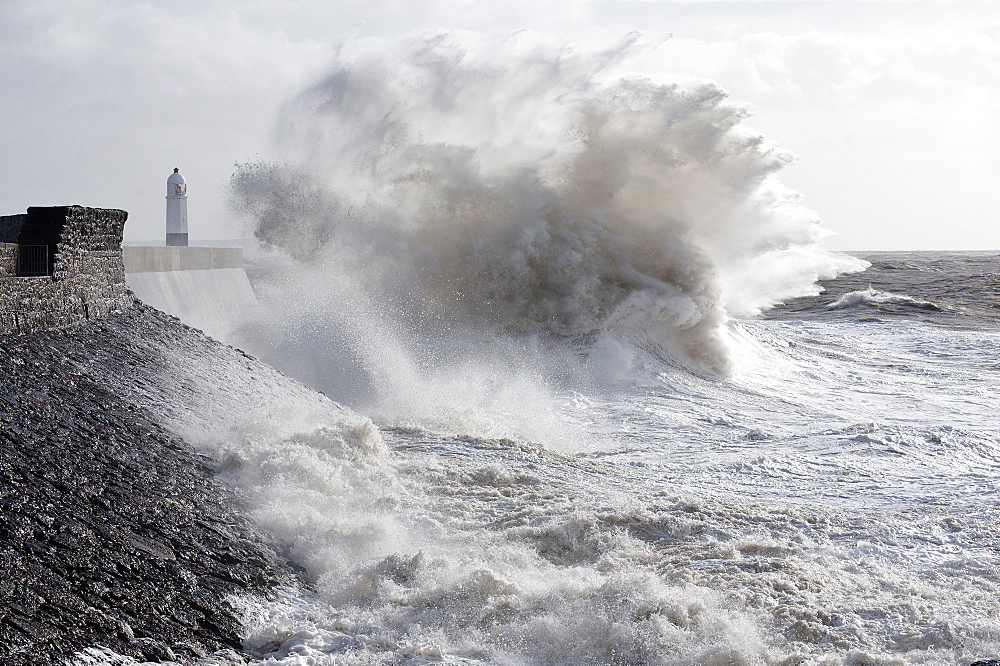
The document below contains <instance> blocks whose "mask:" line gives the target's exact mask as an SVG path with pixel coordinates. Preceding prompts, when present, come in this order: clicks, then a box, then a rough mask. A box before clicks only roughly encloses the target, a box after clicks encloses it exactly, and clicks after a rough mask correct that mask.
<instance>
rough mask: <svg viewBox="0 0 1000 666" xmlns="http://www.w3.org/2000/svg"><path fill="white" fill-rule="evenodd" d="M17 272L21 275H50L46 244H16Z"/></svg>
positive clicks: (50, 269) (50, 266) (50, 265)
mask: <svg viewBox="0 0 1000 666" xmlns="http://www.w3.org/2000/svg"><path fill="white" fill-rule="evenodd" d="M17 274H18V275H20V276H23V277H30V276H36V275H52V264H51V262H50V257H49V246H48V245H18V246H17Z"/></svg>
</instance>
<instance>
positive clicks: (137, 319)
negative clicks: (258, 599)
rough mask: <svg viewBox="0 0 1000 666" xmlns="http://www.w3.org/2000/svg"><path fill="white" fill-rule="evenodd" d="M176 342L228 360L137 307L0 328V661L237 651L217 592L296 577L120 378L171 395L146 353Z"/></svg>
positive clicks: (230, 615)
mask: <svg viewBox="0 0 1000 666" xmlns="http://www.w3.org/2000/svg"><path fill="white" fill-rule="evenodd" d="M180 345H188V346H190V347H192V348H193V351H192V350H190V349H189V350H188V351H189V352H190V357H191V358H192V359H199V358H200V359H201V360H202V361H203V362H205V363H210V362H212V358H213V355H222V356H225V358H229V356H233V357H235V356H237V354H236V352H235V351H234V350H231V349H229V348H226V347H224V346H223V345H221V344H219V343H217V342H215V341H212V340H210V339H208V338H204V336H201V335H200V333H198V332H197V331H193V330H191V329H188V328H187V327H184V326H183V324H181V323H180V322H178V321H177V320H175V319H171V318H169V317H167V316H166V315H162V314H161V313H158V312H156V311H154V310H151V309H149V308H145V307H134V308H129V309H128V310H126V311H124V312H121V313H116V314H112V315H110V316H108V317H106V318H103V319H98V320H95V321H89V322H84V323H82V324H78V325H75V326H71V327H69V328H66V329H62V330H54V331H44V332H39V333H32V334H29V335H0V386H3V391H2V395H0V645H3V646H4V658H3V659H2V661H3V663H4V664H7V665H13V666H18V665H20V664H24V665H28V664H31V665H32V666H39V665H46V664H59V663H63V661H64V660H65V659H66V658H68V657H71V656H72V655H73V654H74V653H75V652H77V651H81V650H83V649H85V648H89V647H96V646H102V647H105V648H109V649H111V650H114V651H115V652H118V653H119V654H123V655H128V656H131V657H134V658H137V659H140V660H146V659H151V660H155V661H162V660H174V659H175V658H180V659H184V660H187V661H191V660H192V658H194V657H197V656H200V655H210V654H212V653H218V652H219V651H220V650H226V649H230V650H237V651H238V650H240V648H241V643H240V638H239V631H240V626H239V622H238V620H237V618H236V617H235V614H234V610H233V609H232V608H231V607H230V605H229V603H228V602H227V601H226V598H227V597H228V596H229V595H233V594H236V595H241V594H254V595H267V594H268V593H269V591H270V590H271V589H273V588H274V587H275V586H277V585H280V584H287V583H289V582H290V581H291V580H292V576H293V574H292V573H291V571H290V569H289V568H288V567H287V565H285V564H284V563H283V562H282V561H281V560H280V558H278V557H277V556H276V554H275V551H274V548H273V547H272V545H271V542H270V541H269V540H268V538H267V537H265V536H264V535H262V534H261V533H260V532H259V531H258V530H257V529H256V528H255V527H253V526H252V525H251V524H250V522H249V521H248V520H247V519H246V518H245V517H243V516H242V515H241V514H240V512H239V510H238V501H237V498H236V497H235V495H234V493H233V491H232V489H230V488H229V487H228V486H225V485H224V484H222V483H221V482H219V481H217V480H216V479H215V478H214V476H213V469H212V465H211V463H210V461H208V460H207V459H206V458H205V457H204V456H201V455H198V454H196V453H195V452H194V451H193V450H191V448H190V446H189V445H188V444H187V443H185V442H184V441H183V440H181V439H180V438H178V437H177V436H175V435H174V434H172V433H171V432H169V431H167V430H166V429H165V428H164V425H163V419H162V415H161V414H159V413H157V412H156V411H155V410H152V409H150V408H149V405H148V404H144V403H143V402H142V400H139V399H137V398H136V397H135V395H134V394H133V393H130V392H129V391H126V390H124V389H123V388H121V387H123V386H126V385H127V386H129V387H131V389H135V387H137V386H143V385H145V386H149V387H154V388H155V390H156V391H159V392H163V393H164V394H171V392H179V387H178V386H173V385H170V384H169V382H171V381H175V379H171V378H170V377H163V376H161V375H160V374H159V373H158V371H157V366H156V364H155V363H150V358H149V357H150V353H151V352H150V349H151V348H161V349H169V348H171V346H173V347H177V346H180ZM239 358H240V362H241V363H244V364H245V363H246V360H245V359H244V358H243V357H242V356H240V357H239ZM247 372H249V371H247ZM183 374H184V373H183V372H182V373H179V374H178V375H171V377H175V378H176V376H183ZM110 375H114V379H108V377H109V376H110ZM219 654H222V653H219ZM226 654H228V653H226ZM226 659H228V657H226ZM220 663H222V662H220ZM227 663H228V662H227ZM234 663H235V662H234Z"/></svg>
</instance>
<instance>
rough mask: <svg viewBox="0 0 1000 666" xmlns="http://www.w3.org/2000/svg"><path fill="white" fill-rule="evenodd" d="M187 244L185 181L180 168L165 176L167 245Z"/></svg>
mask: <svg viewBox="0 0 1000 666" xmlns="http://www.w3.org/2000/svg"><path fill="white" fill-rule="evenodd" d="M187 244H188V202H187V183H186V182H185V181H184V176H182V175H181V174H180V169H174V172H173V173H172V174H170V177H168V178H167V245H183V246H187Z"/></svg>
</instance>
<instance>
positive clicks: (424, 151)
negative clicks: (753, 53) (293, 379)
mask: <svg viewBox="0 0 1000 666" xmlns="http://www.w3.org/2000/svg"><path fill="white" fill-rule="evenodd" d="M653 46H655V41H654V40H651V39H650V38H646V37H643V36H640V35H630V36H628V37H627V38H624V39H622V40H621V41H619V42H617V43H612V44H610V45H605V46H603V47H600V48H598V47H594V46H592V45H582V44H554V43H551V42H548V41H546V40H544V39H542V38H540V37H539V36H537V35H533V34H531V33H527V32H520V33H516V34H514V35H512V36H509V37H507V38H505V39H500V40H496V39H493V38H487V37H482V36H478V35H471V34H465V33H441V34H433V35H429V36H423V37H418V38H409V39H405V40H401V41H397V42H393V43H386V42H382V41H378V42H367V41H358V42H354V43H349V44H347V45H345V46H344V47H343V48H342V49H341V52H340V55H339V59H338V61H337V63H336V66H335V67H334V69H333V71H332V72H331V73H330V74H329V75H328V76H326V77H325V78H324V79H323V80H321V81H319V82H317V83H316V84H315V85H314V86H312V87H310V88H309V89H307V90H305V91H303V92H302V93H301V94H300V95H299V96H298V97H297V98H295V99H294V100H292V101H291V102H290V103H289V104H288V105H287V107H286V110H285V113H284V115H283V117H282V119H281V123H280V125H279V130H278V132H277V137H278V142H277V143H278V147H277V150H276V154H275V157H274V158H273V160H265V161H261V162H256V163H250V164H244V165H241V166H239V168H238V170H237V172H236V174H235V175H234V177H233V180H232V198H233V202H234V204H235V207H236V208H237V209H238V210H239V211H241V212H242V213H243V214H245V215H246V217H247V218H248V220H249V221H250V224H251V225H252V227H253V230H254V234H255V235H256V237H257V238H258V239H259V240H260V241H261V242H262V243H264V244H265V245H266V246H268V247H271V248H276V249H278V250H279V251H281V252H282V253H284V254H286V255H287V256H289V257H291V258H292V259H293V260H294V261H295V262H297V263H298V267H294V268H289V269H288V270H289V271H290V273H289V275H292V274H294V276H295V277H294V278H292V279H287V280H285V281H284V282H274V283H272V284H271V285H270V286H269V287H265V288H263V291H264V292H265V293H266V294H268V296H269V297H271V298H273V301H272V302H271V305H272V307H274V308H276V309H277V308H278V304H279V303H280V310H281V312H282V315H281V318H280V319H281V320H280V321H272V322H271V323H270V327H271V328H272V329H273V330H272V332H271V333H269V334H264V333H261V331H263V330H264V328H266V326H258V328H257V330H258V333H256V334H255V335H258V336H261V335H271V336H277V337H280V338H282V339H285V340H287V339H288V338H290V337H301V335H302V332H301V328H298V329H297V330H295V331H289V330H288V329H287V327H286V322H289V321H294V322H295V324H294V326H296V327H299V326H300V324H302V322H303V320H307V319H310V318H314V317H315V316H316V314H317V311H322V312H324V313H325V314H329V313H331V312H336V311H340V312H344V311H347V312H349V313H350V314H349V315H345V314H341V315H340V316H339V317H338V316H336V315H335V316H334V319H335V321H329V322H327V323H326V324H324V325H325V326H327V327H328V328H327V330H326V331H324V332H319V331H317V333H318V337H316V338H311V339H310V340H309V342H308V343H304V344H303V345H302V347H301V348H300V349H299V351H298V352H297V354H298V355H299V356H300V357H301V358H304V359H308V360H307V361H305V364H307V365H310V366H316V365H320V366H327V367H329V368H345V369H346V370H345V371H346V372H347V381H343V380H344V379H345V377H341V378H340V380H338V379H337V378H335V377H327V378H326V380H327V381H326V382H323V383H322V386H323V387H324V388H328V389H330V390H331V391H343V392H344V394H343V395H346V396H347V398H348V399H349V398H350V393H351V392H352V389H351V386H354V387H360V389H359V392H360V393H361V394H365V395H368V396H369V397H370V396H371V395H372V394H377V393H378V392H379V390H380V389H379V388H377V387H374V386H371V385H370V380H371V379H372V374H373V373H374V374H376V375H377V374H380V373H382V370H380V369H379V368H384V359H385V357H386V355H387V354H388V355H389V356H392V357H394V358H396V359H397V361H401V359H402V356H407V357H410V358H419V359H420V360H419V361H414V362H410V363H406V362H397V363H394V365H395V366H396V367H399V368H403V369H404V373H406V372H409V370H405V368H408V367H409V368H411V369H412V368H415V367H417V366H420V367H419V368H417V369H418V374H420V373H424V372H425V371H426V370H427V368H428V367H440V365H439V364H438V365H436V366H435V361H434V360H433V358H432V357H433V356H434V355H435V354H436V353H437V352H436V351H434V350H437V349H440V348H441V347H446V348H453V349H456V350H458V351H457V352H456V353H457V354H458V355H459V356H460V355H462V354H463V351H462V350H463V349H464V350H465V352H464V353H466V354H468V353H469V352H468V347H469V346H470V344H472V345H473V346H476V349H475V352H474V353H473V355H474V356H475V357H476V358H478V359H480V362H482V359H483V357H484V356H489V355H495V356H497V357H499V358H501V359H509V358H510V356H511V353H510V352H511V350H510V349H506V348H505V349H503V350H501V351H498V352H496V353H495V354H490V353H489V348H490V347H492V346H495V345H499V346H501V347H504V346H505V345H508V344H509V343H508V342H503V343H501V342H498V340H501V339H502V340H508V341H509V340H511V339H517V340H521V341H525V340H528V342H527V343H526V344H527V345H528V346H537V345H538V344H543V345H544V344H548V343H549V342H551V341H553V340H557V341H558V340H561V341H570V342H571V343H574V344H583V345H584V346H586V345H587V344H589V343H591V342H592V341H593V340H595V339H601V338H608V337H610V338H613V339H618V340H623V341H625V342H626V343H627V344H641V345H644V346H646V347H648V348H655V349H657V350H658V353H660V354H662V356H663V357H664V358H669V359H671V360H672V361H673V362H676V363H679V364H681V365H684V366H686V367H688V368H690V369H693V370H695V371H698V372H708V373H711V374H717V375H725V374H727V372H728V371H729V369H730V365H731V364H730V358H729V351H728V348H727V345H726V343H725V334H724V331H723V324H724V323H725V321H726V320H727V318H728V317H730V316H733V315H738V316H743V315H748V314H754V313H757V312H759V311H760V310H761V309H762V308H766V307H768V306H770V305H772V304H773V303H775V302H777V301H779V300H782V299H785V298H789V297H792V296H797V295H803V294H809V293H815V291H816V287H815V286H814V285H815V280H816V279H817V278H818V277H831V276H833V275H834V274H836V273H837V272H838V271H842V270H850V269H857V268H860V267H862V266H863V263H862V262H859V261H857V260H853V259H850V258H845V257H841V256H837V255H832V254H830V253H827V252H824V251H822V250H821V249H819V247H818V243H819V241H820V240H821V238H822V237H823V236H824V233H825V232H824V231H823V229H822V227H821V226H820V225H819V223H818V221H817V219H816V216H815V214H814V213H812V212H811V211H809V210H808V209H806V208H804V207H803V206H802V205H801V204H800V203H799V201H798V196H797V195H796V194H795V193H793V192H790V191H788V190H787V189H785V188H784V187H782V186H781V185H780V183H778V182H777V181H776V179H775V177H774V175H775V174H776V172H778V171H779V170H780V169H781V168H782V167H784V166H785V165H786V164H788V163H789V162H790V161H791V159H792V157H791V155H790V154H789V153H787V152H786V151H783V150H780V149H778V148H777V147H775V146H774V145H773V144H771V143H769V142H767V141H765V140H764V139H763V138H761V137H760V136H757V135H756V134H754V133H752V132H749V131H746V130H744V129H742V128H741V126H740V123H741V121H742V120H743V119H744V118H745V117H746V116H747V112H746V111H745V109H743V108H742V107H740V106H738V105H735V104H732V103H729V102H727V101H726V93H725V92H724V91H723V90H722V89H721V88H719V87H718V86H717V85H715V84H712V83H689V84H686V85H680V84H677V83H671V82H664V81H662V80H657V79H654V78H651V77H648V76H644V75H642V74H641V73H636V72H631V71H629V68H628V62H629V59H630V58H631V57H633V56H634V55H636V54H638V53H641V52H643V51H644V50H645V49H648V48H652V47H653ZM305 275H308V276H309V277H307V278H306V279H307V280H308V281H309V282H310V284H311V286H312V287H313V289H312V290H311V291H309V292H308V293H304V290H302V289H301V288H297V289H296V292H295V295H294V297H293V298H289V294H288V292H287V291H286V290H284V289H283V286H282V285H290V284H298V285H301V284H302V278H303V276H305ZM323 301H327V304H323ZM290 310H291V312H289V311H290ZM338 319H339V320H340V321H336V320H338ZM344 319H349V320H350V321H349V322H347V325H344V321H343V320H344ZM358 322H366V323H365V324H364V325H360V324H359V323H358ZM316 326H317V324H312V325H311V326H309V328H313V329H315V328H316ZM283 329H284V330H285V333H282V332H281V331H282V330H283ZM324 335H325V336H326V338H325V339H324ZM470 336H471V338H470ZM386 337H388V338H391V339H392V343H391V344H383V342H385V340H384V338H386ZM374 338H382V340H381V341H378V340H375V339H374ZM456 341H458V342H457V343H456ZM484 341H487V342H486V343H485V344H486V348H485V349H484V348H482V347H480V346H479V343H482V342H484ZM539 341H540V342H539ZM467 343H468V344H467ZM247 344H248V345H249V346H251V347H255V346H262V347H266V346H267V345H266V343H262V342H261V341H259V340H258V341H253V340H248V341H247ZM331 348H339V350H340V351H339V352H331V351H329V350H330V349H331ZM606 348H607V345H605V346H604V347H602V349H606ZM390 350H392V351H390ZM484 352H485V353H484ZM548 353H549V352H548V351H547V352H546V354H548ZM400 355H402V356H400ZM525 358H527V355H526V356H525ZM455 359H456V356H455V355H450V356H448V357H447V359H446V360H447V362H448V363H453V362H454V361H455ZM605 360H606V355H605V356H602V361H601V362H602V363H604V361H605ZM502 365H503V364H502ZM558 365H560V367H565V364H558ZM506 370H507V369H506V368H504V370H503V371H502V374H510V373H508V372H506ZM329 372H333V371H328V374H329ZM525 372H528V373H529V374H530V372H531V371H530V370H525ZM390 374H391V373H390ZM612 374H616V373H615V372H612ZM359 378H360V380H359ZM384 378H385V377H383V379H384ZM390 381H392V380H390ZM376 383H377V382H376ZM366 387H367V388H366ZM393 397H394V398H395V397H398V392H394V393H393ZM342 399H343V398H342ZM356 404H362V403H356Z"/></svg>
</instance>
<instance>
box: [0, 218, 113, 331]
mask: <svg viewBox="0 0 1000 666" xmlns="http://www.w3.org/2000/svg"><path fill="white" fill-rule="evenodd" d="M126 219H128V213H126V212H125V211H123V210H115V209H106V208H87V207H84V206H48V207H41V206H37V207H32V208H29V209H28V212H27V214H23V215H6V216H3V217H0V334H3V333H34V332H36V331H42V330H47V329H51V328H60V327H63V326H68V325H70V324H73V323H77V322H80V321H85V320H88V319H97V318H100V317H104V316H106V315H108V314H111V313H113V312H117V311H120V310H122V309H124V308H127V307H129V306H131V305H132V303H133V298H132V296H131V295H130V294H129V292H128V288H127V287H126V285H125V266H124V263H123V261H122V251H121V243H122V231H123V229H124V227H125V221H126ZM29 251H30V253H31V254H30V256H29V254H28V253H29ZM26 258H30V259H31V261H30V262H26ZM26 267H27V268H30V270H26Z"/></svg>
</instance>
